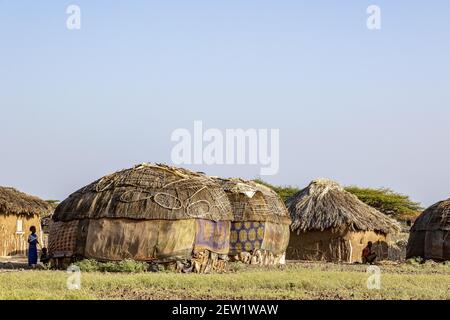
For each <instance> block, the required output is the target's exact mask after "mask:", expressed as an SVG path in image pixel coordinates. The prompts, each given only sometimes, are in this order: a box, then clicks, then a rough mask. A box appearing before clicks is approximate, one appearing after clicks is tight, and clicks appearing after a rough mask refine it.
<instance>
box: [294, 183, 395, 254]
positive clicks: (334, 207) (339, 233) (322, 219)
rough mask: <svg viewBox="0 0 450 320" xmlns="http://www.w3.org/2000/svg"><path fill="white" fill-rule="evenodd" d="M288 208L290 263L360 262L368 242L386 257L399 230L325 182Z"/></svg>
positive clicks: (312, 186) (303, 192)
mask: <svg viewBox="0 0 450 320" xmlns="http://www.w3.org/2000/svg"><path fill="white" fill-rule="evenodd" d="M286 205H287V207H288V210H289V213H290V215H291V218H292V221H293V222H292V225H291V230H292V233H291V240H290V242H289V246H288V250H287V258H288V259H293V260H297V259H299V260H324V261H338V262H339V261H342V262H358V261H359V262H360V261H361V254H362V250H363V249H364V247H365V246H366V245H367V242H368V241H372V242H373V243H374V244H375V247H376V248H377V247H378V251H379V252H378V255H379V256H381V257H382V258H383V257H387V254H388V252H387V242H386V238H387V236H388V235H389V234H391V233H396V232H398V231H399V230H400V226H399V225H398V223H397V222H396V221H395V220H393V219H391V218H389V217H387V216H386V215H385V214H383V213H381V212H379V211H378V210H376V209H374V208H372V207H370V206H368V205H366V204H365V203H363V202H362V201H360V200H359V199H358V198H357V197H356V196H354V195H352V194H351V193H349V192H347V191H345V190H344V189H343V188H342V187H341V186H340V185H339V184H338V183H336V182H334V181H330V180H326V179H318V180H315V181H313V182H311V183H310V184H309V186H308V187H307V188H305V189H303V190H301V191H299V192H298V193H297V194H295V195H293V196H292V197H291V198H289V199H288V200H287V201H286ZM382 249H383V250H382ZM380 251H381V252H380Z"/></svg>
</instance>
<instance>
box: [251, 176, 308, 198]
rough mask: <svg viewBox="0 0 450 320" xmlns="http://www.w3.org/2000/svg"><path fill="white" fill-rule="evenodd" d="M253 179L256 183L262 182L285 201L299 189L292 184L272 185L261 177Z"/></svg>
mask: <svg viewBox="0 0 450 320" xmlns="http://www.w3.org/2000/svg"><path fill="white" fill-rule="evenodd" d="M253 181H255V182H256V183H259V184H262V185H264V186H266V187H269V188H271V189H272V190H274V191H275V192H276V193H277V194H278V195H279V196H280V197H281V199H283V201H286V200H287V199H288V198H290V197H291V196H293V195H294V194H296V193H297V192H298V191H300V189H298V188H296V187H293V186H274V185H272V184H270V183H267V182H265V181H263V180H261V179H255V180H253Z"/></svg>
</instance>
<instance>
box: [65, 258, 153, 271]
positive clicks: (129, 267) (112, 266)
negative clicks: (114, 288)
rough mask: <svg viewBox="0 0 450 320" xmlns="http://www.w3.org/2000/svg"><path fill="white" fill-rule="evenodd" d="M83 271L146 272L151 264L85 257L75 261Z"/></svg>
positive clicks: (128, 260)
mask: <svg viewBox="0 0 450 320" xmlns="http://www.w3.org/2000/svg"><path fill="white" fill-rule="evenodd" d="M74 264H75V265H76V266H78V267H79V268H80V270H81V271H83V272H124V273H140V272H146V271H148V269H149V265H148V263H146V262H140V261H134V260H130V259H125V260H123V261H119V262H98V261H96V260H92V259H85V260H81V261H77V262H75V263H74Z"/></svg>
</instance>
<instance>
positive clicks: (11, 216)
mask: <svg viewBox="0 0 450 320" xmlns="http://www.w3.org/2000/svg"><path fill="white" fill-rule="evenodd" d="M51 210H52V207H51V206H50V204H48V203H47V202H46V201H44V200H41V199H39V198H37V197H35V196H31V195H28V194H25V193H23V192H20V191H18V190H16V189H14V188H9V187H0V256H14V255H23V254H26V252H27V249H28V235H29V233H30V232H29V229H30V227H31V226H35V227H36V231H37V234H38V236H39V237H40V239H42V232H41V226H40V216H41V215H46V214H48V213H50V212H51Z"/></svg>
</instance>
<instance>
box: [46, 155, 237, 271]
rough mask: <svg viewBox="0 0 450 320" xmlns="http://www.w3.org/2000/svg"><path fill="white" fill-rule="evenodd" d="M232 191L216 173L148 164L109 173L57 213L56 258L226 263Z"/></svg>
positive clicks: (188, 266) (187, 265) (194, 266)
mask: <svg viewBox="0 0 450 320" xmlns="http://www.w3.org/2000/svg"><path fill="white" fill-rule="evenodd" d="M232 218H233V216H232V214H231V207H230V203H229V201H228V198H227V196H226V194H225V193H224V191H223V190H222V189H221V187H220V186H219V185H218V184H217V183H216V182H215V181H214V180H213V179H211V178H208V177H206V176H205V175H203V174H198V173H194V172H191V171H188V170H185V169H181V168H174V167H169V166H166V165H161V164H142V165H138V166H135V167H134V168H131V169H126V170H122V171H119V172H116V173H114V174H111V175H108V176H105V177H103V178H101V179H99V180H97V181H95V182H93V183H92V184H90V185H88V186H86V187H84V188H82V189H80V190H79V191H77V192H75V193H73V194H72V195H70V196H69V198H67V199H66V200H64V201H63V202H61V204H59V206H58V207H57V208H56V210H55V213H54V215H53V223H52V225H51V230H50V235H49V252H50V255H51V257H52V258H53V261H54V262H58V263H62V264H63V265H66V264H67V263H68V262H70V261H72V260H75V259H81V258H89V259H96V260H98V261H120V260H124V259H133V260H136V261H146V262H154V263H158V264H166V265H170V266H171V267H174V268H177V269H178V270H182V271H186V272H187V271H191V270H194V271H196V272H208V271H209V270H211V269H217V270H221V269H223V268H224V266H225V264H226V261H227V260H228V258H227V255H228V250H229V235H230V223H231V222H230V221H231V220H232Z"/></svg>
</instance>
